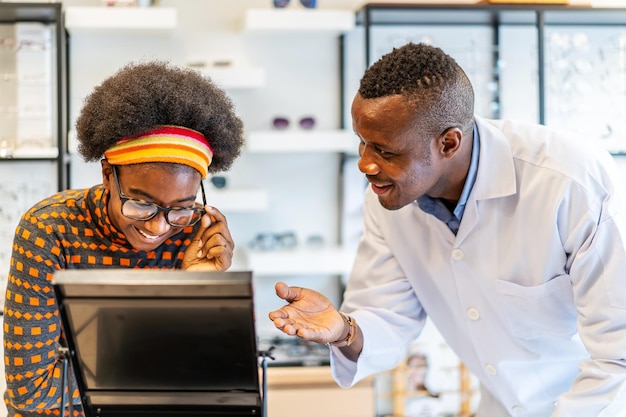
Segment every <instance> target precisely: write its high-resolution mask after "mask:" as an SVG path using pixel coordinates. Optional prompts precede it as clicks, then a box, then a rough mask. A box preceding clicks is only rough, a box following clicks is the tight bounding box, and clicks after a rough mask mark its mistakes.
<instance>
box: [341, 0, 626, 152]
mask: <svg viewBox="0 0 626 417" xmlns="http://www.w3.org/2000/svg"><path fill="white" fill-rule="evenodd" d="M356 24H357V28H358V30H357V31H355V34H354V36H355V37H356V39H352V41H351V43H350V44H349V45H352V49H355V48H356V49H358V50H359V51H358V52H355V51H354V50H353V51H351V52H350V53H351V54H352V56H355V55H354V54H355V53H357V56H358V55H361V56H362V62H363V64H364V65H370V64H372V63H373V62H374V61H376V60H377V59H378V58H379V57H380V56H381V55H382V54H384V53H387V52H390V51H391V49H392V48H393V47H398V46H400V45H402V44H404V43H406V42H408V41H412V42H425V43H430V44H433V45H435V46H439V47H441V48H442V49H444V51H446V52H447V53H449V54H450V55H452V56H453V57H454V58H455V59H456V60H457V61H458V62H459V64H460V65H461V66H462V67H463V68H464V69H465V71H466V72H467V73H468V76H469V77H470V79H471V80H472V83H473V84H474V88H475V90H476V91H475V92H476V113H477V114H478V115H481V116H484V117H494V118H515V119H524V120H528V121H532V122H538V123H541V124H545V125H549V126H554V127H559V128H565V129H571V130H578V131H579V132H581V133H583V134H584V135H586V136H588V137H590V139H591V140H598V141H599V142H601V143H602V144H603V145H604V146H606V147H607V148H608V149H609V151H610V152H611V153H613V154H624V153H625V150H626V141H625V140H624V139H623V138H624V137H626V136H625V135H624V133H626V122H624V120H623V117H622V115H623V114H624V111H626V98H625V97H626V83H625V81H624V79H625V76H626V70H625V68H626V61H625V59H624V52H626V9H624V8H591V7H587V6H582V5H581V6H572V5H534V4H523V5H514V4H492V5H489V4H477V5H463V4H452V5H446V4H419V5H410V4H376V3H370V4H367V5H365V6H364V7H363V8H361V9H360V10H358V11H357V14H356ZM349 45H348V47H350V46H349ZM355 45H356V46H355ZM344 76H346V75H345V74H344Z"/></svg>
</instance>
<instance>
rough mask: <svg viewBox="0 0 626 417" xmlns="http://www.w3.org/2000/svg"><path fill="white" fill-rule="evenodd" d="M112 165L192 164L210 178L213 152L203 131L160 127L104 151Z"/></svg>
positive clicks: (126, 139)
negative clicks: (146, 163)
mask: <svg viewBox="0 0 626 417" xmlns="http://www.w3.org/2000/svg"><path fill="white" fill-rule="evenodd" d="M104 157H105V158H106V159H107V160H108V161H109V163H110V164H112V165H130V164H141V163H145V162H170V163H174V164H183V165H188V166H190V167H192V168H195V169H196V170H198V172H200V174H201V175H202V178H203V179H204V178H206V176H207V174H208V171H209V165H211V160H212V159H213V149H211V145H210V144H209V141H208V140H207V139H206V138H205V137H204V135H203V134H202V133H200V132H196V131H195V130H191V129H187V128H186V127H181V126H157V127H156V128H154V129H152V130H149V131H147V132H145V133H142V134H140V135H137V136H135V137H131V138H123V139H120V140H119V141H118V142H117V143H116V144H115V145H113V146H112V147H110V148H109V149H107V151H106V152H104Z"/></svg>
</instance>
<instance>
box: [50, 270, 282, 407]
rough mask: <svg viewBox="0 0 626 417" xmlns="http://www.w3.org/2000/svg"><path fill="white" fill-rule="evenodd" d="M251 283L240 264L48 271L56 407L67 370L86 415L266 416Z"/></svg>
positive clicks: (262, 355) (264, 355)
mask: <svg viewBox="0 0 626 417" xmlns="http://www.w3.org/2000/svg"><path fill="white" fill-rule="evenodd" d="M251 281H252V274H251V272H249V271H237V272H211V273H206V272H187V271H155V270H116V269H109V270H106V269H104V270H89V271H86V270H66V271H59V272H57V273H56V274H55V277H54V279H53V285H54V290H55V294H56V297H57V301H58V305H59V311H60V315H61V321H62V326H63V332H64V335H65V338H66V343H67V345H66V347H64V348H61V349H59V352H58V354H59V355H60V357H61V358H63V359H64V361H63V363H64V369H63V387H61V389H62V391H61V392H62V393H63V396H64V397H63V407H64V409H63V410H62V411H63V413H64V412H65V407H66V406H67V407H72V404H71V401H70V400H69V399H68V398H67V393H66V392H65V391H66V389H65V388H66V387H67V386H68V385H67V384H69V381H70V380H69V375H71V373H70V372H71V371H72V370H73V372H74V375H75V376H76V383H77V385H78V389H79V392H80V396H81V401H82V405H83V407H84V410H85V415H86V416H87V417H109V416H111V417H122V416H124V417H139V416H141V417H145V416H148V415H149V416H155V417H165V416H168V417H169V416H177V417H215V416H222V417H249V416H255V417H256V416H265V414H266V407H265V404H264V403H265V401H264V398H265V393H266V387H265V385H266V383H265V371H266V360H267V358H268V357H270V358H271V354H270V351H267V352H258V351H257V349H256V333H255V326H254V305H253V293H252V282H251ZM259 357H260V358H261V365H262V369H263V371H262V385H263V386H262V387H261V384H260V382H259V373H260V372H259ZM261 391H262V392H261ZM69 411H70V412H71V411H72V410H71V408H70V410H69Z"/></svg>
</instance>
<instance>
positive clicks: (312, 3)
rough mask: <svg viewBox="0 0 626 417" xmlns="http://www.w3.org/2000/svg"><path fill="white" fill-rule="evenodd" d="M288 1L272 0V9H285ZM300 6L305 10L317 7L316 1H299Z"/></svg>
mask: <svg viewBox="0 0 626 417" xmlns="http://www.w3.org/2000/svg"><path fill="white" fill-rule="evenodd" d="M288 4H289V0H274V7H277V8H283V7H287V5H288ZM300 4H301V5H303V6H304V7H306V8H307V9H314V8H315V6H317V0H300Z"/></svg>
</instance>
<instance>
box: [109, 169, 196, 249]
mask: <svg viewBox="0 0 626 417" xmlns="http://www.w3.org/2000/svg"><path fill="white" fill-rule="evenodd" d="M116 169H117V175H118V180H119V187H120V188H119V189H118V188H117V185H116V181H115V179H114V175H113V168H112V166H111V165H110V164H109V163H108V162H106V161H103V163H102V177H103V182H104V185H105V187H106V188H107V189H108V190H109V202H108V213H109V218H110V220H111V223H112V224H113V226H114V227H115V228H116V229H117V230H118V231H120V232H122V233H123V234H124V235H125V236H126V239H128V242H129V243H130V244H131V245H132V247H133V248H135V249H138V250H143V251H150V250H154V249H156V248H157V247H158V246H159V245H161V244H162V243H163V242H164V241H165V240H166V239H168V238H170V237H172V236H173V235H175V234H177V233H179V232H180V231H181V230H182V229H183V227H174V226H172V225H170V224H169V223H168V222H167V220H166V218H165V213H164V212H162V211H161V212H159V213H157V215H156V216H154V217H153V218H151V219H149V220H133V219H130V218H128V217H126V216H124V214H122V201H121V200H120V193H121V194H122V195H123V196H125V197H130V198H135V199H140V200H144V201H146V202H149V203H154V204H158V205H159V206H161V207H166V208H169V207H178V208H180V207H184V208H191V207H193V206H194V203H195V201H196V196H197V194H198V189H199V187H200V180H201V177H200V173H199V172H198V171H196V170H195V169H193V168H191V167H188V166H185V165H177V164H168V163H145V164H134V165H124V166H117V167H116Z"/></svg>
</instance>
